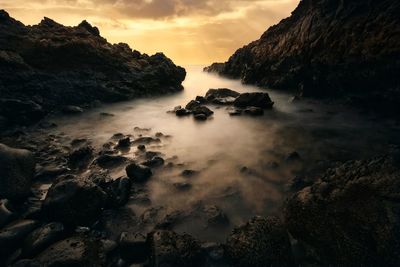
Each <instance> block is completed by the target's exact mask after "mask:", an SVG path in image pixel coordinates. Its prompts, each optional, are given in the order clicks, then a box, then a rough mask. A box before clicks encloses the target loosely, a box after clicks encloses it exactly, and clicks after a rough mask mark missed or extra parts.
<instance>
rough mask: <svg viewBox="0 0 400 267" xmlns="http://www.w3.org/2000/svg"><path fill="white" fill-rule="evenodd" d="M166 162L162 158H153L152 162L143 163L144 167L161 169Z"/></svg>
mask: <svg viewBox="0 0 400 267" xmlns="http://www.w3.org/2000/svg"><path fill="white" fill-rule="evenodd" d="M164 163H165V160H164V159H163V158H162V157H158V156H156V157H153V158H152V159H150V160H147V161H145V162H143V163H142V165H144V166H147V167H150V168H156V167H161V166H162V165H164Z"/></svg>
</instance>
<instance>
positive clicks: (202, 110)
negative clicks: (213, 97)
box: [192, 106, 214, 117]
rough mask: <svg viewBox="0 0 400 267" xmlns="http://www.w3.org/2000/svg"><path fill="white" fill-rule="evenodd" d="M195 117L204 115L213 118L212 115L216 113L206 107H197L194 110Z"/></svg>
mask: <svg viewBox="0 0 400 267" xmlns="http://www.w3.org/2000/svg"><path fill="white" fill-rule="evenodd" d="M192 113H193V115H195V116H196V115H200V114H204V115H205V116H206V117H209V116H211V115H212V114H214V112H213V111H212V110H210V109H209V108H208V107H206V106H198V107H195V108H194V109H193V110H192Z"/></svg>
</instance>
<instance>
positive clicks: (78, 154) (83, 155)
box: [68, 146, 94, 169]
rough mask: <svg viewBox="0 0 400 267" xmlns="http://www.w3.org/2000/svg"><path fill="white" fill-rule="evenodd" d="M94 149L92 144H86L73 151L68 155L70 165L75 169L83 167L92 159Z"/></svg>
mask: <svg viewBox="0 0 400 267" xmlns="http://www.w3.org/2000/svg"><path fill="white" fill-rule="evenodd" d="M93 152H94V149H93V147H91V146H84V147H81V148H79V149H76V150H74V151H72V152H71V153H70V154H69V155H68V165H69V166H70V167H71V168H74V169H83V168H85V167H86V166H87V165H89V163H90V162H91V161H92V159H93V157H94V155H93Z"/></svg>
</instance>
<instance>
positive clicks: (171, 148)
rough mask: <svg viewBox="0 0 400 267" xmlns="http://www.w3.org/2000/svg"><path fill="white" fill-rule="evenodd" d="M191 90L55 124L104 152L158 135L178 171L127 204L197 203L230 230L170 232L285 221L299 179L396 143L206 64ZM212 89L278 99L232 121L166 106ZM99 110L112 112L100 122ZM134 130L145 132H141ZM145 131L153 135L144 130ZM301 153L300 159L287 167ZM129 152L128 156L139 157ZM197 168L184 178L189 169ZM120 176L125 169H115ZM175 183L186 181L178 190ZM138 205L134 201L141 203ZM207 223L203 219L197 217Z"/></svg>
mask: <svg viewBox="0 0 400 267" xmlns="http://www.w3.org/2000/svg"><path fill="white" fill-rule="evenodd" d="M186 70H187V73H188V74H187V78H186V80H185V82H184V87H185V90H184V91H182V92H179V93H176V94H172V95H168V96H159V97H152V98H145V99H140V100H134V101H129V102H124V103H118V104H112V105H105V106H102V107H99V108H96V109H92V110H90V111H87V112H85V113H84V114H83V115H79V116H73V117H62V118H54V119H53V121H54V122H56V123H57V124H58V125H59V127H58V128H56V129H54V130H51V131H54V133H60V132H63V133H65V135H67V136H70V137H73V138H88V139H89V140H91V143H92V145H93V146H94V147H98V148H99V147H101V146H102V145H103V144H104V143H106V142H108V141H109V140H110V138H111V136H112V135H114V134H115V133H123V134H126V135H132V138H133V139H135V138H137V137H139V135H143V136H154V135H155V134H156V133H157V132H161V133H163V134H164V135H169V136H167V137H161V143H158V144H152V145H149V146H148V147H147V150H149V151H158V152H161V153H162V157H163V158H165V159H166V160H167V163H168V162H172V163H174V165H173V167H171V166H170V167H164V168H159V169H156V170H155V172H154V176H153V177H152V178H151V179H150V181H149V182H148V183H147V184H146V185H141V186H139V188H141V190H142V191H140V190H139V191H138V192H137V193H138V194H143V195H145V196H146V197H147V198H148V199H149V201H135V200H133V201H131V202H129V204H128V206H129V208H130V209H132V210H133V212H134V213H135V214H137V215H138V216H140V215H141V214H143V213H144V212H146V211H147V212H148V211H149V210H151V209H152V208H153V209H152V210H153V211H154V210H156V211H157V212H158V211H160V212H161V215H157V216H161V217H163V216H165V215H167V214H171V213H172V214H173V213H174V212H176V211H188V210H193V209H196V207H199V205H201V206H202V207H203V206H213V205H214V206H217V207H218V208H220V209H221V210H222V211H223V212H224V213H225V214H226V215H227V217H228V218H229V225H228V226H219V227H215V226H210V225H207V223H206V222H204V219H203V218H199V217H197V216H195V215H193V214H194V213H193V214H191V216H188V217H186V218H184V219H183V220H181V221H178V222H177V223H176V224H174V226H173V230H175V231H177V232H187V233H190V234H192V235H194V236H196V237H197V238H199V239H202V240H213V241H221V240H223V239H225V238H226V236H227V234H228V233H229V231H230V230H231V229H232V228H233V227H234V226H236V225H238V224H241V223H243V222H245V221H246V220H248V219H250V218H251V217H253V216H254V215H270V214H277V215H280V210H281V207H282V204H283V203H284V201H285V199H286V197H287V196H288V194H289V184H290V182H291V180H292V179H293V177H295V176H296V175H303V174H304V173H307V172H309V173H317V172H318V170H319V169H321V170H322V169H324V168H326V167H328V166H333V165H334V164H335V162H337V161H345V160H347V159H355V158H365V157H370V156H373V155H376V154H377V153H384V152H385V150H387V148H388V145H390V144H393V143H396V142H398V140H396V139H397V138H396V136H399V135H398V133H399V126H398V125H396V124H394V123H392V122H390V121H386V122H382V121H379V120H375V119H373V118H372V117H370V116H367V115H363V114H360V113H358V112H356V111H351V110H350V111H348V110H347V111H345V110H343V107H342V106H334V105H324V104H321V103H318V102H316V101H313V100H300V101H297V102H290V101H289V99H290V97H291V95H290V94H285V93H281V92H276V91H272V90H265V89H260V88H257V87H254V86H247V85H243V84H241V83H240V81H237V80H230V79H225V78H221V77H218V76H216V75H213V74H208V73H204V72H202V67H200V66H190V67H186ZM209 88H230V89H233V90H236V91H238V92H254V91H263V92H265V91H266V92H268V93H269V94H270V97H271V98H272V100H273V101H274V102H275V105H274V108H273V109H272V110H267V111H266V112H265V115H264V116H262V117H250V116H245V115H243V116H238V117H231V116H229V114H228V111H227V109H226V107H225V106H220V107H217V106H213V105H210V106H209V107H210V108H211V109H212V110H213V111H214V112H215V113H214V115H213V117H212V118H211V119H209V120H207V121H205V122H198V121H195V120H194V119H193V117H191V116H189V117H183V118H179V117H176V116H175V114H173V113H168V112H167V111H168V110H171V109H173V108H174V107H175V106H177V105H182V106H184V105H186V104H187V103H188V102H189V101H190V100H192V99H194V98H195V97H196V96H197V95H205V93H206V92H207V90H208V89H209ZM101 112H107V113H112V114H114V116H101V115H100V113H101ZM135 127H140V128H142V130H138V129H137V128H136V130H135ZM145 128H147V129H148V130H146V129H145ZM294 151H297V152H298V154H299V155H300V156H301V160H300V161H296V162H287V161H286V158H287V156H288V155H289V154H290V153H292V152H294ZM136 153H137V148H136V147H135V146H133V147H132V148H131V150H130V151H125V152H123V154H124V155H126V156H129V157H133V158H134V157H135V154H136ZM244 167H246V168H244ZM186 169H190V170H196V171H198V174H197V175H195V176H192V177H183V176H181V173H182V171H183V170H186ZM111 175H112V176H113V177H115V178H116V177H119V176H121V175H124V169H123V168H120V169H116V170H114V171H112V172H111ZM175 183H189V184H191V185H192V186H191V188H189V189H187V190H179V189H177V188H176V187H175V186H174V184H175ZM136 200H137V199H136ZM200 217H201V216H200Z"/></svg>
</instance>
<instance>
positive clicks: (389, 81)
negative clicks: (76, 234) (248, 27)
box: [205, 0, 400, 105]
mask: <svg viewBox="0 0 400 267" xmlns="http://www.w3.org/2000/svg"><path fill="white" fill-rule="evenodd" d="M399 14H400V2H399V1H397V0H382V1H375V0H302V1H301V2H300V4H299V5H298V7H297V8H296V9H295V10H294V11H293V12H292V15H291V16H290V17H289V18H286V19H284V20H282V21H281V22H280V23H279V24H277V25H275V26H272V27H271V28H269V29H268V30H267V31H266V32H265V33H264V34H263V35H262V36H261V38H260V39H259V40H257V41H254V42H252V43H250V44H249V45H247V46H245V47H243V48H241V49H239V50H237V51H236V52H235V53H234V54H233V55H232V56H231V57H230V59H229V60H228V61H227V62H226V63H214V64H213V65H211V66H210V67H207V68H206V69H205V70H206V71H210V72H218V73H220V74H222V75H226V76H231V77H234V78H241V79H242V80H243V82H245V83H251V84H257V85H259V86H266V87H272V88H277V89H288V90H290V89H291V90H295V91H297V92H299V93H302V94H304V95H309V96H331V95H346V96H349V95H355V96H357V97H358V98H362V96H363V95H364V93H368V99H371V97H373V99H374V100H373V102H376V103H378V102H382V101H383V102H385V103H388V102H391V101H393V100H396V101H397V102H400V93H399V91H400V90H399V88H400V75H399V73H400V16H399ZM373 102H368V104H369V105H373V104H374V103H373Z"/></svg>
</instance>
